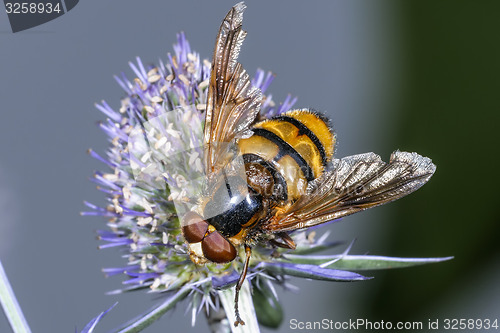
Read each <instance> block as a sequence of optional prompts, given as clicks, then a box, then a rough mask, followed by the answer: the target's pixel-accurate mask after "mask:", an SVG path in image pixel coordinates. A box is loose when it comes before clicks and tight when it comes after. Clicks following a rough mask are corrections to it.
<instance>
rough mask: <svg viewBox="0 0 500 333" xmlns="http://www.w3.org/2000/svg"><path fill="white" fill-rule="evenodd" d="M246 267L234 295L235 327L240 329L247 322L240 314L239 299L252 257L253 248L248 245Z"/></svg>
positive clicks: (246, 247)
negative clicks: (239, 326)
mask: <svg viewBox="0 0 500 333" xmlns="http://www.w3.org/2000/svg"><path fill="white" fill-rule="evenodd" d="M245 254H246V258H245V265H244V266H243V271H242V272H241V275H240V278H239V279H238V283H237V284H236V293H235V295H234V314H235V316H236V321H235V322H234V327H238V325H239V324H241V325H245V322H244V321H243V320H241V317H240V312H239V310H238V298H239V296H240V289H241V286H242V285H243V282H245V277H246V276H247V271H248V264H249V263H250V256H251V255H252V248H251V247H250V246H248V245H245Z"/></svg>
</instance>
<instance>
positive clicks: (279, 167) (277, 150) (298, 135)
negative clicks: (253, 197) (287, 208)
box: [238, 110, 335, 204]
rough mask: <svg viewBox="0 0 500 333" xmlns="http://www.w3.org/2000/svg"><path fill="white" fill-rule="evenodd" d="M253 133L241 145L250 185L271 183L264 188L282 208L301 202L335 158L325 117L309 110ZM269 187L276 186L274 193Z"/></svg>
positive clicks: (275, 120)
mask: <svg viewBox="0 0 500 333" xmlns="http://www.w3.org/2000/svg"><path fill="white" fill-rule="evenodd" d="M252 131H253V132H254V134H253V136H251V137H250V138H247V139H241V140H240V141H239V142H238V146H239V149H240V152H241V154H242V155H243V158H244V161H245V165H246V168H247V177H248V180H249V185H250V186H251V187H252V185H253V184H254V183H255V182H256V181H257V182H258V181H261V178H266V177H267V178H268V179H270V180H269V182H265V183H264V185H262V188H264V190H265V192H267V196H270V195H269V194H271V195H274V196H275V197H277V198H278V199H279V200H280V201H281V202H282V204H286V203H289V202H293V201H295V200H297V199H298V198H299V197H300V196H301V195H302V194H303V193H304V191H305V189H306V187H307V184H308V182H310V181H312V180H313V179H315V178H318V177H319V176H320V175H321V173H322V172H323V170H324V168H325V166H326V164H327V163H328V161H329V160H330V159H331V158H332V155H333V148H334V145H335V137H334V135H333V133H332V131H331V130H330V128H329V127H328V125H327V123H326V121H325V119H324V117H322V116H320V115H318V114H316V113H314V112H312V111H309V110H294V111H289V112H287V113H284V114H282V115H280V116H277V117H274V118H271V119H267V120H264V121H261V122H259V123H257V124H255V125H254V127H253V128H252ZM252 175H253V177H252ZM259 186H261V184H257V185H256V187H259ZM266 186H268V187H269V186H272V187H273V189H272V191H269V188H266ZM259 192H261V191H259ZM269 192H272V193H269Z"/></svg>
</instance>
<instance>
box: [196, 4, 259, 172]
mask: <svg viewBox="0 0 500 333" xmlns="http://www.w3.org/2000/svg"><path fill="white" fill-rule="evenodd" d="M245 8H246V6H245V5H244V4H243V3H242V2H240V3H238V4H236V5H235V6H234V7H233V8H232V9H231V10H230V11H229V13H228V14H227V15H226V17H225V18H224V21H223V22H222V25H221V27H220V29H219V34H218V36H217V40H216V43H215V50H214V55H213V59H212V72H211V74H210V84H209V88H208V97H207V109H206V115H205V130H204V137H203V141H204V159H205V169H206V174H207V175H211V174H213V173H215V172H217V171H218V170H220V169H221V168H222V167H223V166H224V165H225V164H226V162H227V161H228V160H229V159H230V158H231V157H232V155H231V148H234V143H235V140H236V139H237V138H240V137H245V136H250V135H251V134H252V133H251V132H250V131H249V130H248V127H249V125H250V124H251V123H252V122H253V121H254V120H255V118H256V116H257V114H258V112H259V109H260V105H261V100H262V93H261V91H260V89H258V88H255V87H252V85H251V82H250V78H249V76H248V74H247V73H246V71H245V70H244V69H243V67H242V66H241V64H240V63H238V61H237V59H238V55H239V53H240V48H241V44H242V43H243V40H244V39H245V36H246V32H245V31H243V30H242V29H241V24H242V20H243V11H244V10H245Z"/></svg>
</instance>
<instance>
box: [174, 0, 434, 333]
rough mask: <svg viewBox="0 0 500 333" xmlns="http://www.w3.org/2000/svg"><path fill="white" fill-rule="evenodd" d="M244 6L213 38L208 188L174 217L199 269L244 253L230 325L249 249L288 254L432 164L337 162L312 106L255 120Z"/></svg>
mask: <svg viewBox="0 0 500 333" xmlns="http://www.w3.org/2000/svg"><path fill="white" fill-rule="evenodd" d="M245 8H246V6H245V5H244V4H243V3H238V4H237V5H235V6H234V7H233V8H232V9H231V10H230V11H229V13H228V14H227V15H226V17H225V18H224V21H223V22H222V25H221V27H220V29H219V33H218V35H217V39H216V43H215V50H214V54H213V59H212V67H211V74H210V81H209V88H208V96H207V103H206V114H205V125H204V126H205V127H204V133H203V149H204V169H205V170H204V171H205V175H206V184H207V185H206V188H207V191H206V195H205V196H204V197H203V198H201V200H199V204H198V205H197V208H196V209H194V210H192V211H188V212H187V213H186V214H184V215H183V216H182V218H181V227H182V233H183V236H184V238H185V240H186V242H187V244H188V247H189V254H190V258H191V259H192V261H193V262H195V263H196V264H203V263H206V262H214V263H227V262H230V261H232V260H234V259H235V258H236V256H237V252H238V251H237V250H236V249H237V248H238V247H240V246H243V247H244V248H245V253H246V258H245V263H244V267H243V271H242V272H241V275H240V277H239V279H238V282H237V284H236V293H235V315H236V321H235V323H234V325H235V326H237V325H238V324H244V322H243V320H241V318H240V315H239V311H238V293H239V290H240V288H241V286H242V284H243V282H244V280H245V276H246V273H247V270H248V265H249V261H250V256H251V252H252V250H251V249H252V246H254V245H255V244H257V243H259V242H270V243H271V244H273V245H274V246H279V247H284V248H289V249H294V248H295V243H294V241H293V239H292V238H291V237H290V236H289V234H288V232H291V231H293V230H297V229H303V228H308V227H312V226H315V225H318V224H321V223H325V222H328V221H331V220H335V219H338V218H340V217H343V216H346V215H350V214H353V213H356V212H359V211H361V210H364V209H367V208H370V207H374V206H378V205H381V204H385V203H387V202H390V201H393V200H396V199H399V198H401V197H403V196H405V195H407V194H409V193H411V192H413V191H415V190H417V189H418V188H419V187H421V186H422V185H423V184H425V183H426V182H427V181H428V180H429V178H430V177H431V176H432V174H433V173H434V171H435V168H436V167H435V165H434V164H433V163H432V162H431V160H430V159H429V158H426V157H422V156H420V155H418V154H416V153H407V152H400V151H396V152H394V153H393V154H392V156H391V159H390V161H389V163H385V162H383V161H382V160H381V159H380V157H379V156H378V155H376V154H374V153H367V154H360V155H354V156H349V157H345V158H342V159H334V158H333V151H334V146H335V135H334V133H333V131H332V130H331V128H330V126H329V125H328V119H326V118H325V117H324V116H322V115H320V114H318V113H316V112H314V111H311V110H307V109H304V110H292V111H288V112H286V113H284V114H281V115H279V116H277V117H274V118H270V119H264V120H258V118H259V109H260V106H261V102H262V93H261V91H260V90H259V89H258V88H256V87H253V86H252V84H251V82H250V79H249V75H248V74H247V73H246V71H245V70H244V69H243V67H242V65H241V64H240V63H239V62H238V61H237V59H238V54H239V52H240V48H241V45H242V43H243V40H244V38H245V35H246V32H245V31H244V30H242V19H243V11H244V9H245ZM228 146H232V147H233V148H228ZM235 156H238V157H240V158H241V159H242V164H243V170H244V176H243V177H244V180H243V181H239V182H238V175H236V174H235V171H234V169H233V168H231V167H229V168H228V167H227V166H228V165H230V162H231V161H232V160H233V159H234V157H235ZM240 180H241V179H240Z"/></svg>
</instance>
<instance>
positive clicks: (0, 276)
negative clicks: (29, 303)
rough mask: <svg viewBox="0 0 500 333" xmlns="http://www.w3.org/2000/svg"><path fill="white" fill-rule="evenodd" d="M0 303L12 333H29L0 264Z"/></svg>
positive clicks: (0, 263)
mask: <svg viewBox="0 0 500 333" xmlns="http://www.w3.org/2000/svg"><path fill="white" fill-rule="evenodd" d="M0 303H1V304H2V308H3V311H4V313H5V316H6V317H7V319H8V320H9V323H10V327H12V330H13V331H14V333H31V330H30V328H29V326H28V323H27V322H26V319H25V318H24V315H23V311H22V310H21V307H20V306H19V303H18V302H17V299H16V296H15V295H14V291H13V290H12V287H11V285H10V283H9V279H7V275H6V274H5V270H4V269H3V266H2V262H0Z"/></svg>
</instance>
